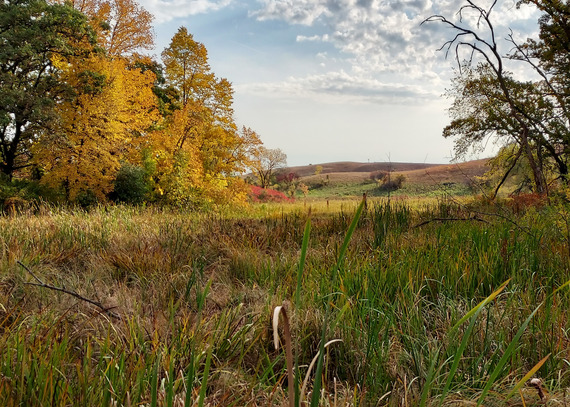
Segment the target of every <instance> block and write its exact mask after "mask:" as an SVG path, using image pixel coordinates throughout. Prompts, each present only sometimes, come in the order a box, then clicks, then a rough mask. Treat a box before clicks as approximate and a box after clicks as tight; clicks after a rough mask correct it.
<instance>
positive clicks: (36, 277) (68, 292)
mask: <svg viewBox="0 0 570 407" xmlns="http://www.w3.org/2000/svg"><path fill="white" fill-rule="evenodd" d="M17 263H18V264H19V265H20V266H21V267H22V268H23V269H24V270H26V271H27V272H28V273H29V274H30V275H31V276H32V277H33V278H34V280H36V281H37V283H26V284H28V285H33V286H36V287H42V288H47V289H50V290H53V291H58V292H61V293H65V294H68V295H71V296H72V297H75V298H77V299H79V300H81V301H85V302H87V303H89V304H91V305H95V306H96V307H97V308H99V309H100V310H101V311H102V312H104V313H105V314H107V315H109V316H111V317H113V318H117V319H122V318H121V316H120V315H118V314H116V313H114V312H112V311H111V309H112V308H114V307H111V308H108V307H105V306H103V304H101V303H100V302H99V301H94V300H90V299H89V298H86V297H84V296H82V295H80V294H78V293H76V292H75V291H70V290H67V289H65V288H61V287H56V286H53V285H50V284H46V283H44V282H43V281H42V280H40V279H39V277H38V276H36V275H35V274H34V273H33V272H32V270H30V269H29V268H28V267H27V266H26V265H25V264H24V263H22V262H21V261H20V260H18V261H17Z"/></svg>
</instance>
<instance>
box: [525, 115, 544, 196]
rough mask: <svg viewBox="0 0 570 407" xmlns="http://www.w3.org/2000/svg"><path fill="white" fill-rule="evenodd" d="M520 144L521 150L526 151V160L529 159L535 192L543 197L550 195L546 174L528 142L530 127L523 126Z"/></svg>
mask: <svg viewBox="0 0 570 407" xmlns="http://www.w3.org/2000/svg"><path fill="white" fill-rule="evenodd" d="M520 142H521V148H523V149H524V152H525V154H526V158H527V159H528V163H529V165H530V169H531V171H532V176H533V178H534V188H535V192H536V193H538V194H541V195H544V194H548V189H547V186H546V180H545V178H544V174H543V172H542V171H541V169H540V167H539V165H538V164H537V162H536V160H535V159H534V155H533V154H532V148H531V146H530V143H529V142H528V127H526V126H523V129H522V131H521V137H520Z"/></svg>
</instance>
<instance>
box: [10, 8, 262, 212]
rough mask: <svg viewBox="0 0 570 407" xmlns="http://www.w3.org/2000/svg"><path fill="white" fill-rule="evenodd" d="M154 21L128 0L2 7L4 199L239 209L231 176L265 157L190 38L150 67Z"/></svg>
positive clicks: (240, 185) (242, 195)
mask: <svg viewBox="0 0 570 407" xmlns="http://www.w3.org/2000/svg"><path fill="white" fill-rule="evenodd" d="M152 20H153V17H152V15H151V14H150V13H149V12H148V11H146V10H144V9H143V8H142V7H141V6H140V5H138V4H137V3H136V2H135V1H134V0H79V1H75V2H73V3H69V2H66V3H58V2H52V1H46V0H5V1H3V2H1V3H0V44H2V45H1V46H0V86H1V87H0V199H5V198H6V197H8V196H11V195H14V194H19V195H20V196H22V198H26V196H32V195H33V196H38V195H41V196H43V197H44V198H49V199H53V200H59V201H67V202H77V203H81V204H84V205H88V204H90V203H94V202H107V201H109V200H117V201H126V202H131V203H139V202H143V201H147V202H160V203H165V204H174V205H181V206H182V205H183V206H202V205H207V204H210V203H227V202H236V201H237V202H242V201H244V200H245V199H246V195H247V193H246V191H247V188H246V185H245V183H244V181H243V180H242V179H241V178H240V177H239V176H238V175H239V174H241V173H243V172H245V171H246V170H247V169H248V168H251V167H252V165H253V164H254V162H259V155H260V152H261V151H263V150H266V149H263V148H261V145H262V143H261V141H260V139H259V137H258V135H257V134H256V133H255V132H254V131H253V130H251V129H250V128H246V127H242V128H241V129H238V126H237V125H236V123H235V121H234V118H233V109H232V102H233V93H234V91H233V89H232V85H231V83H230V82H229V81H228V80H227V79H225V78H219V77H217V76H216V75H215V74H214V73H213V72H212V70H211V68H210V66H209V63H208V53H207V50H206V47H205V46H204V45H203V44H201V43H199V42H197V41H195V40H194V38H193V36H192V34H191V33H189V32H188V30H187V29H186V28H183V27H182V28H180V29H179V30H178V32H177V33H176V34H175V35H174V37H173V38H172V40H171V43H170V45H169V47H168V48H166V49H165V50H164V51H163V52H162V58H161V59H162V60H161V61H156V60H153V59H151V58H150V57H148V56H145V54H144V52H145V51H148V50H150V49H152V48H153V45H154V44H153V36H154V34H153V29H152ZM26 194H27V195H26Z"/></svg>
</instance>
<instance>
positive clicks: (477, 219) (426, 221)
mask: <svg viewBox="0 0 570 407" xmlns="http://www.w3.org/2000/svg"><path fill="white" fill-rule="evenodd" d="M467 220H476V221H477V222H483V223H489V222H487V221H486V220H485V219H481V218H479V217H477V216H475V215H473V216H471V217H469V218H433V219H428V220H425V221H423V222H421V223H418V224H417V225H415V226H414V229H415V228H419V227H420V226H424V225H427V224H428V223H432V222H454V221H467Z"/></svg>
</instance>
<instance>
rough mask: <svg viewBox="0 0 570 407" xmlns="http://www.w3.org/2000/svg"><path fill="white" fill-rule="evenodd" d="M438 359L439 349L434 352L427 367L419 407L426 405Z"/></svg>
mask: <svg viewBox="0 0 570 407" xmlns="http://www.w3.org/2000/svg"><path fill="white" fill-rule="evenodd" d="M438 359H439V349H438V350H437V351H436V352H435V355H434V357H433V359H432V360H431V363H430V365H429V370H428V374H427V377H426V382H425V384H424V388H423V390H422V396H421V399H420V407H425V405H426V402H427V398H428V396H429V393H430V391H431V386H432V385H433V379H434V377H435V373H436V371H437V369H436V368H435V365H436V363H437V361H438Z"/></svg>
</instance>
